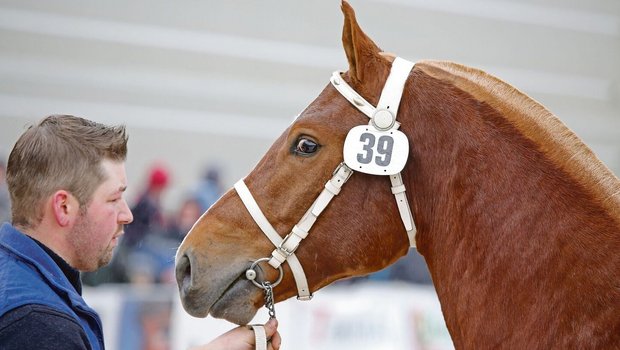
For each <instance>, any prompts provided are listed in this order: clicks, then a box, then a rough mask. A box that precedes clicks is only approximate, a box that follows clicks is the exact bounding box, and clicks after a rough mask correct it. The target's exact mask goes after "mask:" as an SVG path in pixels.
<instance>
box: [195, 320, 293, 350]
mask: <svg viewBox="0 0 620 350" xmlns="http://www.w3.org/2000/svg"><path fill="white" fill-rule="evenodd" d="M265 333H266V334H267V339H268V340H269V341H268V342H267V349H268V350H278V349H280V344H281V343H282V339H281V338H280V333H278V320H276V319H275V318H274V319H270V320H269V322H267V323H266V324H265ZM255 349H256V344H254V331H253V330H252V329H251V328H248V327H246V326H240V327H237V328H233V329H231V330H230V331H228V332H226V333H224V334H222V335H220V336H219V337H217V338H215V339H214V340H213V341H211V342H210V343H209V344H206V345H203V346H199V347H195V348H192V349H191V350H255Z"/></svg>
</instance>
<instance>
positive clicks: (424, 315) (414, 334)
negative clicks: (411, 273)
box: [84, 282, 453, 350]
mask: <svg viewBox="0 0 620 350" xmlns="http://www.w3.org/2000/svg"><path fill="white" fill-rule="evenodd" d="M170 287H171V286H168V287H166V288H157V289H134V288H124V287H118V286H114V287H111V286H106V287H103V288H102V287H98V288H88V289H86V290H85V293H84V294H85V298H86V300H87V302H88V303H89V304H90V305H92V306H93V307H94V308H95V309H96V310H97V311H98V312H99V313H100V314H101V317H102V321H103V324H104V332H105V333H106V347H107V349H108V350H116V349H119V350H125V349H128V350H135V349H140V348H144V347H145V346H146V344H149V343H150V344H153V343H158V344H160V345H165V344H166V343H167V344H168V346H166V347H165V348H169V349H171V350H186V349H188V348H189V347H191V346H196V345H200V344H205V343H207V342H208V341H210V340H212V339H213V338H215V337H217V336H218V335H220V334H222V333H224V332H225V331H228V330H229V329H231V328H234V327H235V325H234V324H231V323H229V322H226V321H224V320H219V319H214V318H212V317H207V318H205V319H197V318H194V317H191V316H189V315H188V314H187V313H186V312H185V310H183V308H182V306H181V303H180V300H179V296H178V292H177V291H176V288H170ZM276 292H277V291H276ZM276 313H277V316H278V320H279V323H280V328H279V330H280V334H281V335H282V338H283V342H282V349H283V350H309V349H313V350H316V349H320V350H336V349H337V350H370V349H372V350H416V349H420V350H422V349H424V350H443V349H453V345H452V342H451V340H450V337H449V334H448V332H447V330H446V327H445V323H444V320H443V316H442V314H441V310H440V306H439V301H438V300H437V296H436V294H435V291H434V289H433V288H432V287H425V286H418V285H411V284H399V283H372V282H367V283H357V284H353V285H336V286H330V287H327V288H324V289H323V290H320V291H318V292H317V293H316V294H315V297H314V299H312V301H308V302H302V301H297V300H296V299H295V298H293V299H289V300H287V301H284V302H281V303H278V304H276ZM267 319H268V315H267V312H266V309H264V308H263V309H261V310H260V311H259V313H258V314H257V316H256V317H255V319H254V320H253V322H254V323H265V322H266V321H267ZM145 338H146V339H145Z"/></svg>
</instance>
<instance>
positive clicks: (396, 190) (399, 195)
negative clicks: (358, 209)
mask: <svg viewBox="0 0 620 350" xmlns="http://www.w3.org/2000/svg"><path fill="white" fill-rule="evenodd" d="M413 66H414V63H413V62H410V61H407V60H405V59H402V58H400V57H396V59H394V62H392V68H391V69H390V75H389V76H388V78H387V80H386V81H385V85H384V86H383V90H382V91H381V97H379V103H378V104H377V108H375V107H374V106H373V105H372V104H370V102H368V101H366V100H365V99H364V98H363V97H362V96H360V95H359V94H358V93H357V92H356V91H355V90H354V89H353V88H352V87H351V86H350V85H349V84H347V82H346V81H345V80H344V79H342V77H341V76H340V74H341V73H340V72H334V73H333V74H332V77H331V79H330V82H331V83H332V85H333V86H334V87H335V88H336V90H338V92H340V94H341V95H342V96H343V97H344V98H346V99H347V100H348V101H349V102H351V104H352V105H353V106H355V107H356V108H357V109H359V110H360V111H361V112H362V113H364V114H365V115H366V116H367V117H368V118H370V124H373V123H374V124H373V125H375V126H377V124H379V122H378V121H375V120H374V119H375V117H377V119H378V117H379V116H380V113H381V116H383V115H385V113H386V112H385V111H389V113H390V114H392V116H393V124H391V127H389V128H390V129H398V128H399V127H400V124H399V123H398V122H397V121H396V116H397V113H398V106H399V105H400V99H401V96H402V93H403V89H404V88H405V83H406V82H407V78H408V77H409V72H411V70H412V69H413ZM390 181H391V182H392V193H393V194H394V198H395V199H396V204H397V206H398V211H399V212H400V218H401V220H402V221H403V224H404V226H405V230H406V231H407V236H408V238H409V245H410V246H411V247H415V234H416V227H415V223H414V221H413V215H412V214H411V208H410V207H409V201H407V195H406V193H405V185H404V184H403V180H402V177H401V175H400V173H398V174H395V175H391V176H390Z"/></svg>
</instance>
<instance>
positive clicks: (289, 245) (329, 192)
mask: <svg viewBox="0 0 620 350" xmlns="http://www.w3.org/2000/svg"><path fill="white" fill-rule="evenodd" d="M413 66H414V64H413V63H412V62H409V61H407V60H404V59H402V58H400V57H397V58H396V59H395V60H394V62H393V63H392V68H391V70H390V75H389V76H388V78H387V80H386V82H385V86H384V87H383V91H382V92H381V97H380V98H379V104H378V105H377V107H376V108H375V107H373V106H372V105H371V104H370V103H369V102H368V101H366V100H365V99H364V98H363V97H361V96H360V95H359V94H358V93H357V92H355V90H353V88H351V86H349V84H347V83H346V82H345V81H344V80H343V79H342V78H341V76H340V74H341V73H340V72H334V74H333V75H332V77H331V79H330V82H331V83H332V85H333V86H334V87H335V88H336V89H337V90H338V91H339V92H340V93H341V94H342V95H343V96H344V97H345V98H346V99H347V100H348V101H349V102H351V104H353V106H355V107H357V108H358V109H359V110H360V111H362V112H363V113H364V114H366V115H367V116H368V117H369V118H370V124H371V125H373V126H374V127H376V128H377V129H382V130H396V129H398V127H399V126H400V124H399V123H398V122H397V121H396V115H397V112H398V106H399V104H400V99H401V96H402V92H403V89H404V86H405V82H406V81H407V78H408V77H409V72H410V71H411V70H412V69H413ZM352 174H353V170H352V169H351V168H349V167H348V166H347V165H346V164H345V163H344V162H343V163H341V164H340V165H338V167H337V168H336V170H334V173H333V176H332V178H331V179H330V180H329V181H327V183H326V184H325V188H324V189H323V191H322V192H321V193H320V194H319V196H318V197H317V199H316V200H315V201H314V203H312V205H311V206H310V208H309V209H308V211H307V212H306V213H305V214H304V216H303V217H302V218H301V220H300V221H299V222H298V223H297V225H295V226H293V229H292V230H291V232H290V233H289V234H288V235H287V236H286V237H284V239H282V238H281V237H280V235H279V234H278V232H277V231H276V230H275V229H274V228H273V226H271V224H270V223H269V220H267V218H266V217H265V215H264V214H263V212H262V211H261V209H260V207H259V206H258V204H257V203H256V200H255V199H254V197H252V194H251V193H250V191H249V189H248V188H247V186H246V185H245V183H244V182H243V179H241V180H239V181H238V182H237V183H236V184H235V186H234V187H235V190H236V191H237V194H238V195H239V197H240V198H241V201H242V202H243V204H244V205H245V207H246V208H247V210H248V212H249V213H250V215H251V216H252V218H253V219H254V221H255V222H256V223H257V224H258V226H259V227H260V229H261V230H262V231H263V232H264V233H265V235H266V236H267V238H269V240H270V241H271V243H272V244H273V245H274V246H275V247H276V249H275V250H274V251H273V252H272V253H271V257H270V258H264V260H268V263H269V265H271V266H272V267H273V268H275V269H278V268H280V266H281V265H282V263H284V262H285V261H287V262H288V263H289V267H290V268H291V271H292V272H293V277H294V278H295V282H296V284H297V293H298V297H297V299H300V300H310V299H311V298H312V295H311V293H310V290H309V288H308V281H307V279H306V275H305V273H304V270H303V268H302V266H301V263H300V262H299V259H297V256H296V255H295V250H296V249H297V247H299V243H300V242H301V241H302V240H303V239H304V238H306V237H307V236H308V232H309V231H310V228H312V225H314V223H315V222H316V220H317V218H318V216H319V215H320V214H321V213H322V212H323V210H324V209H325V208H326V207H327V205H328V204H329V203H330V201H331V200H332V199H333V198H334V196H336V195H338V193H340V189H341V188H342V186H343V185H344V183H345V182H347V180H348V179H349V177H351V175H352ZM390 181H391V183H392V188H391V189H392V193H393V194H394V197H395V199H396V203H397V206H398V211H399V212H400V218H401V220H402V221H403V224H404V226H405V230H406V231H407V235H408V237H409V244H410V246H411V247H415V233H416V228H415V224H414V222H413V217H412V215H411V209H410V208H409V202H408V201H407V195H406V194H405V185H404V184H403V180H402V177H401V175H400V173H397V174H393V175H390ZM280 278H281V276H280Z"/></svg>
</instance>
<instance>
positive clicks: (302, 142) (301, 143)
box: [295, 137, 319, 156]
mask: <svg viewBox="0 0 620 350" xmlns="http://www.w3.org/2000/svg"><path fill="white" fill-rule="evenodd" d="M318 148H319V145H318V144H317V143H316V142H314V141H312V140H310V139H308V138H305V137H302V138H300V139H299V140H297V145H296V147H295V153H297V154H299V155H302V156H309V155H311V154H312V153H314V152H316V150H317V149H318Z"/></svg>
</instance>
